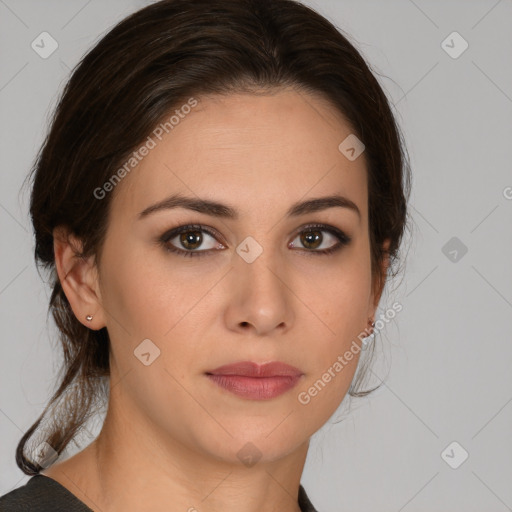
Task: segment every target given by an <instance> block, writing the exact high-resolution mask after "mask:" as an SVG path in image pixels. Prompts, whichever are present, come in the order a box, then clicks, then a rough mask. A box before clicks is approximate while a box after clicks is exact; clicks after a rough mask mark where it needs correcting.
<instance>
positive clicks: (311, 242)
mask: <svg viewBox="0 0 512 512" xmlns="http://www.w3.org/2000/svg"><path fill="white" fill-rule="evenodd" d="M320 233H321V231H305V232H304V233H303V234H302V236H301V242H302V243H303V244H304V246H305V247H307V248H308V249H316V248H317V247H318V246H319V245H321V243H320V244H318V243H316V244H315V242H318V241H320V242H321V240H322V235H321V234H320ZM311 246H313V247H311Z"/></svg>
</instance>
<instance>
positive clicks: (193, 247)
mask: <svg viewBox="0 0 512 512" xmlns="http://www.w3.org/2000/svg"><path fill="white" fill-rule="evenodd" d="M322 233H328V237H327V238H329V237H330V238H331V239H333V240H334V242H335V243H334V244H331V245H330V246H329V247H327V248H323V249H319V247H321V246H322V245H323V243H324V242H325V240H324V238H325V236H324V235H323V234H322ZM205 234H206V237H207V239H206V240H207V241H208V238H210V239H211V240H210V242H209V245H207V246H206V247H204V242H205V237H204V235H205ZM217 238H222V237H221V236H220V235H219V234H218V233H217V232H216V231H215V230H213V229H211V228H206V227H205V226H202V225H200V224H188V225H186V226H180V227H177V228H174V229H171V230H170V231H167V232H166V233H164V234H163V235H162V236H161V237H160V238H159V240H158V241H159V243H160V244H161V245H162V246H163V247H164V249H165V250H166V251H168V252H172V253H176V254H179V255H183V256H206V255H208V254H210V253H211V252H212V251H214V250H222V249H226V246H225V245H223V244H221V243H219V242H216V239H217ZM297 239H300V241H299V242H298V243H300V244H301V245H302V246H303V247H304V248H305V249H304V250H303V252H306V253H314V254H330V253H333V252H335V251H338V250H340V249H341V248H342V247H344V246H346V245H348V244H349V243H350V242H351V240H352V239H351V238H350V237H349V236H348V235H346V234H345V233H344V232H343V231H341V230H340V229H338V228H335V227H333V226H326V225H324V224H311V225H308V226H305V227H304V228H302V230H301V231H300V233H299V234H298V236H297V237H296V238H295V239H294V240H293V241H292V242H290V244H289V245H288V247H292V248H296V247H297V245H298V244H297V243H296V242H295V240H297ZM200 247H203V249H202V250H198V249H199V248H200Z"/></svg>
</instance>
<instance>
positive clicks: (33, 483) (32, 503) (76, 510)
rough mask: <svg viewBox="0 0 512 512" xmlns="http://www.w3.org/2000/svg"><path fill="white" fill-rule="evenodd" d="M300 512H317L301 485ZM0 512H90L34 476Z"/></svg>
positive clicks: (7, 497) (4, 500)
mask: <svg viewBox="0 0 512 512" xmlns="http://www.w3.org/2000/svg"><path fill="white" fill-rule="evenodd" d="M299 507H300V509H301V511H302V512H317V510H316V509H315V507H313V505H312V503H311V502H310V501H309V498H308V496H307V494H306V491H305V490H304V487H302V485H301V486H300V487H299ZM0 512H92V510H91V509H90V508H89V507H88V506H87V505H86V504H85V503H83V502H82V501H80V500H79V499H78V498H77V497H76V496H75V495H74V494H72V493H71V492H70V491H68V490H67V489H66V488H65V487H64V486H63V485H61V484H59V482H57V481H56V480H53V479H52V478H50V477H47V476H45V475H35V476H33V477H32V478H30V479H29V480H28V482H27V483H26V484H25V485H22V486H21V487H18V488H17V489H14V490H13V491H11V492H9V493H7V494H4V495H3V496H1V497H0Z"/></svg>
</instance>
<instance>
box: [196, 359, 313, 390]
mask: <svg viewBox="0 0 512 512" xmlns="http://www.w3.org/2000/svg"><path fill="white" fill-rule="evenodd" d="M205 374H206V376H207V377H208V378H209V379H210V380H211V381H212V382H213V383H215V384H216V385H217V386H219V387H221V388H223V389H225V390H227V391H229V392H231V393H233V394H235V395H237V396H240V397H242V398H246V399H249V400H269V399H272V398H275V397H277V396H280V395H282V394H284V393H286V392H287V391H289V390H290V389H292V388H294V387H295V386H296V385H297V383H298V382H299V380H300V379H301V377H302V376H303V375H304V374H303V373H302V372H301V371H300V370H299V369H297V368H295V367H293V366H290V365H287V364H285V363H281V362H277V361H276V362H271V363H266V364H263V365H259V364H257V363H254V362H252V361H242V362H238V363H234V364H229V365H224V366H221V367H219V368H216V369H215V370H210V371H207V372H205Z"/></svg>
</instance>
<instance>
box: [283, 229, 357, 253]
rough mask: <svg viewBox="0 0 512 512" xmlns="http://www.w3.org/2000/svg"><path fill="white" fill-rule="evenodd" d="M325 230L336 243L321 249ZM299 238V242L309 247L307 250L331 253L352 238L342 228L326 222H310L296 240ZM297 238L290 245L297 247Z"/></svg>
mask: <svg viewBox="0 0 512 512" xmlns="http://www.w3.org/2000/svg"><path fill="white" fill-rule="evenodd" d="M324 232H325V233H328V234H329V237H330V238H331V239H334V241H335V242H336V243H334V244H331V245H330V246H328V247H327V248H323V249H319V247H321V246H322V244H323V243H324V242H325V237H324V235H322V233H324ZM329 237H328V238H329ZM297 239H299V243H300V244H301V245H302V246H303V247H305V248H306V249H307V252H310V253H318V254H331V253H333V252H335V251H339V250H340V249H341V248H342V247H344V246H346V245H348V244H349V243H350V242H351V240H352V239H351V238H350V237H349V236H348V235H346V234H345V233H344V232H343V231H341V230H340V229H338V228H335V227H333V226H326V225H324V224H310V225H309V226H306V227H305V228H303V229H302V230H301V232H300V233H299V235H298V236H297V237H296V239H295V240H297ZM295 240H294V241H293V242H291V243H290V245H289V247H290V246H291V247H296V243H295Z"/></svg>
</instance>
